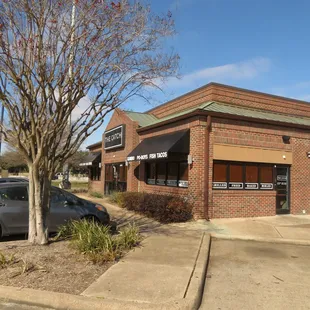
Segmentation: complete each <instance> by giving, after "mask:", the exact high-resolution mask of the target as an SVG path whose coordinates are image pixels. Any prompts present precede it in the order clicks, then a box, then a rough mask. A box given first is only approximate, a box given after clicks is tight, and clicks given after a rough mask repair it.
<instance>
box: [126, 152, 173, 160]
mask: <svg viewBox="0 0 310 310" xmlns="http://www.w3.org/2000/svg"><path fill="white" fill-rule="evenodd" d="M158 158H168V152H158V153H150V154H139V155H136V156H129V157H127V161H134V160H149V159H158Z"/></svg>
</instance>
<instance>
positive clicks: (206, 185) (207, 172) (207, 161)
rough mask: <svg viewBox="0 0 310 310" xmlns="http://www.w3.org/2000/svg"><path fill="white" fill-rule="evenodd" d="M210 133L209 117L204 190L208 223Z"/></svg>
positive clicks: (208, 118)
mask: <svg viewBox="0 0 310 310" xmlns="http://www.w3.org/2000/svg"><path fill="white" fill-rule="evenodd" d="M210 132H211V116H210V115H208V116H207V126H206V135H205V170H204V179H205V189H204V217H205V219H206V220H207V221H209V220H210V218H209V204H208V199H209V162H210V160H209V155H210V151H209V146H210Z"/></svg>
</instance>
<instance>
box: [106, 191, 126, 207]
mask: <svg viewBox="0 0 310 310" xmlns="http://www.w3.org/2000/svg"><path fill="white" fill-rule="evenodd" d="M109 199H110V201H111V202H114V203H116V204H117V205H119V206H120V207H122V206H123V203H124V195H123V193H122V192H112V193H111V195H110V197H109Z"/></svg>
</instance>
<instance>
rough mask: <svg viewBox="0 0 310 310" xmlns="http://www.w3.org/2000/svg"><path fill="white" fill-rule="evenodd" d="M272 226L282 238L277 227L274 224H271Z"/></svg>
mask: <svg viewBox="0 0 310 310" xmlns="http://www.w3.org/2000/svg"><path fill="white" fill-rule="evenodd" d="M273 228H274V229H275V231H276V232H277V233H278V234H279V236H280V237H281V238H283V236H282V235H281V234H280V232H279V231H278V229H277V227H276V226H273Z"/></svg>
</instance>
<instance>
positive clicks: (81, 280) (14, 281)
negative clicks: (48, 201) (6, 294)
mask: <svg viewBox="0 0 310 310" xmlns="http://www.w3.org/2000/svg"><path fill="white" fill-rule="evenodd" d="M1 254H3V255H4V257H5V259H6V260H8V261H9V262H8V263H3V256H2V255H1ZM112 265H113V263H106V264H103V265H95V264H93V263H92V262H89V261H87V260H86V258H84V257H83V255H81V254H78V253H76V252H75V251H74V250H73V249H71V248H70V245H69V242H68V241H58V242H51V243H50V244H49V245H47V246H33V245H31V244H29V243H28V242H27V241H25V240H13V241H12V240H9V241H0V279H1V281H0V284H1V285H8V286H17V287H26V288H33V289H39V290H47V291H54V292H61V293H69V294H81V293H82V292H83V291H84V290H85V289H86V288H87V287H88V286H89V285H90V284H91V283H93V282H94V281H95V280H96V279H97V278H98V277H100V276H101V275H102V274H103V273H104V272H105V271H106V270H107V269H108V268H109V267H111V266H112Z"/></svg>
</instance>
